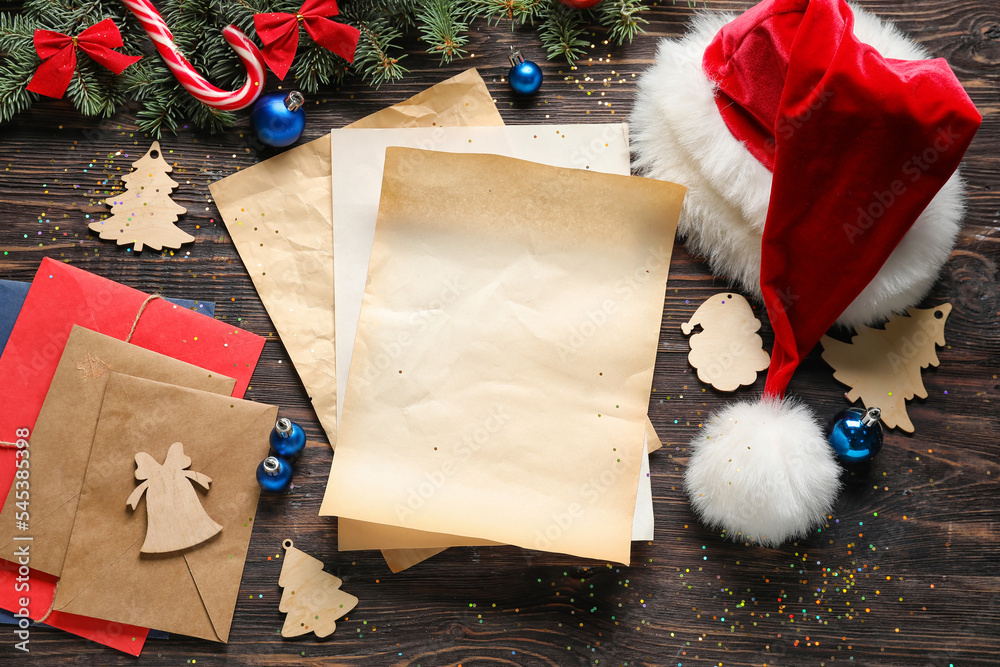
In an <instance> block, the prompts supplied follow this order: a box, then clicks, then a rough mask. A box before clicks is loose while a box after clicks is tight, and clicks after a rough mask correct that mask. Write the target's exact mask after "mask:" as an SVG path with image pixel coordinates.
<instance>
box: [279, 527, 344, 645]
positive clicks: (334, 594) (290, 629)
mask: <svg viewBox="0 0 1000 667" xmlns="http://www.w3.org/2000/svg"><path fill="white" fill-rule="evenodd" d="M281 546H282V547H284V549H285V562H284V563H282V565H281V574H280V575H279V577H278V585H279V586H281V587H282V588H283V589H284V590H283V591H282V593H281V602H279V603H278V610H279V611H282V612H284V613H285V614H287V616H285V624H284V625H283V626H282V628H281V636H282V637H298V636H299V635H304V634H306V633H307V632H314V633H316V636H317V637H326V636H327V635H331V634H333V631H334V630H336V629H337V623H336V620H337V619H338V618H340V617H342V616H343V615H344V614H347V613H348V612H350V611H351V610H352V609H354V607H355V606H356V605H357V604H358V599H357V598H356V597H354V596H353V595H351V594H350V593H345V592H344V591H342V590H340V586H341V584H342V583H344V582H342V581H341V580H340V579H338V578H337V577H335V576H333V575H332V574H328V573H326V572H324V571H323V561H321V560H317V559H315V558H313V557H312V556H310V555H308V554H306V553H304V552H303V551H300V550H299V549H296V548H295V546H294V545H293V543H292V541H291V540H285V541H284V542H283V543H282V545H281Z"/></svg>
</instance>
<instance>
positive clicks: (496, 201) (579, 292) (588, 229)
mask: <svg viewBox="0 0 1000 667" xmlns="http://www.w3.org/2000/svg"><path fill="white" fill-rule="evenodd" d="M390 111H391V112H392V113H388V112H390ZM498 119H499V117H498V115H496V109H495V107H494V106H493V105H492V101H491V100H489V97H488V92H487V91H486V89H485V86H484V85H483V84H482V80H481V79H480V78H479V77H478V75H477V74H475V72H474V71H470V72H467V73H465V74H463V75H460V76H459V77H456V78H455V79H453V80H450V81H448V82H444V83H443V84H439V85H438V86H435V87H434V88H432V89H430V90H428V91H425V92H424V93H422V94H421V95H419V96H417V98H414V99H413V100H409V101H407V102H405V103H402V104H401V105H397V107H394V108H392V109H390V110H386V112H380V114H376V115H375V116H373V117H370V118H369V119H366V120H364V121H361V122H360V123H358V124H355V126H354V127H353V128H352V129H345V130H337V131H334V132H333V133H332V134H331V136H330V137H329V138H325V139H326V141H328V142H330V143H329V144H328V145H327V147H326V149H325V150H324V147H322V146H321V144H320V142H322V141H324V140H317V141H316V142H313V143H312V144H307V145H305V146H302V147H299V148H296V149H292V150H291V151H288V152H286V153H285V154H283V155H282V156H279V157H278V158H275V159H274V160H270V161H268V162H265V163H262V164H260V165H256V166H255V167H252V168H250V169H248V170H246V171H244V172H241V173H239V174H236V175H234V176H231V177H229V178H227V179H224V180H223V181H220V182H218V183H216V184H214V185H213V187H212V191H213V194H214V195H215V197H216V201H217V203H218V205H219V208H220V212H221V213H222V216H223V219H224V220H225V221H226V224H227V227H228V228H229V230H230V233H231V234H232V236H233V240H234V242H235V243H236V244H237V247H238V249H239V251H240V254H241V256H242V258H243V260H244V263H245V264H246V265H247V268H248V270H249V271H250V274H251V276H252V277H253V279H254V281H255V284H256V286H257V288H258V292H259V293H260V294H261V297H262V299H263V301H264V303H265V306H267V308H268V311H269V313H270V314H271V317H272V319H273V320H274V322H275V325H276V327H277V328H278V330H279V333H280V334H281V335H282V340H283V342H285V344H286V346H287V347H288V349H289V354H290V356H291V357H292V359H293V362H295V364H296V368H297V370H298V372H299V375H300V377H301V378H302V379H303V382H304V384H305V385H306V388H307V390H308V391H309V392H310V394H311V396H312V398H313V402H314V405H315V406H316V408H317V413H318V415H319V417H320V420H321V421H322V423H323V425H324V428H325V429H326V432H327V434H328V435H329V436H330V439H331V444H334V443H336V446H337V453H336V456H335V457H334V466H333V470H332V471H331V481H330V485H329V487H328V492H327V497H326V499H325V502H324V506H323V512H324V513H335V514H338V515H340V516H341V517H343V518H342V519H341V521H340V527H339V540H340V548H341V549H364V548H381V549H383V553H384V554H385V555H386V558H387V561H389V563H390V565H391V566H392V568H393V570H398V569H402V568H403V567H406V566H408V565H410V564H412V563H414V562H418V561H419V560H421V559H422V558H425V557H427V556H429V555H431V554H433V553H436V551H438V550H440V549H441V548H444V547H447V546H452V545H472V544H494V543H513V544H519V545H522V546H527V547H530V548H544V549H548V550H552V551H559V552H565V553H575V554H579V555H589V556H592V557H596V558H606V559H611V560H618V561H620V562H627V559H628V544H629V540H630V539H632V538H633V537H635V538H637V539H651V538H652V500H651V494H650V491H649V477H648V463H647V462H646V455H645V452H644V447H643V445H644V443H646V442H647V440H648V444H649V449H650V450H652V449H655V448H656V447H658V446H659V441H658V440H656V438H655V432H653V431H652V429H651V426H650V425H649V423H648V420H647V419H646V418H645V412H646V407H647V404H648V398H649V390H650V383H651V380H652V368H653V362H654V359H655V346H656V340H657V337H658V332H659V324H660V318H661V314H662V305H663V291H664V287H665V283H666V274H667V265H668V264H669V256H670V249H671V247H672V242H673V233H674V225H675V224H676V218H677V214H678V212H679V207H680V201H681V198H682V195H683V188H680V187H679V186H673V185H670V184H663V183H653V182H649V181H644V180H642V179H631V178H628V177H627V176H626V175H627V174H628V173H629V169H628V162H629V153H628V143H627V129H626V127H625V126H624V125H622V124H615V125H584V126H574V125H569V126H554V125H552V126H548V125H547V126H519V127H507V128H503V127H496V126H497V125H499V120H498ZM400 121H402V122H400ZM439 121H440V122H439ZM395 124H404V125H406V126H407V127H408V129H389V128H388V127H387V126H390V125H395ZM448 124H452V125H458V126H459V127H454V128H453V127H444V125H448ZM357 125H363V126H364V127H367V128H372V127H373V126H375V127H380V128H381V129H357V128H356V126H357ZM474 125H491V126H492V127H473V126H474ZM421 128H422V129H421ZM398 147H410V148H415V149H417V150H404V149H400V148H398ZM387 149H388V151H387ZM459 152H461V153H476V154H479V155H458V154H457V153H459ZM486 155H490V157H486ZM502 156H511V157H517V158H522V159H523V160H530V161H531V162H522V161H519V160H512V159H510V158H509V157H502ZM279 162H280V163H281V164H282V165H283V166H281V165H279V164H278V163H279ZM535 163H546V164H549V165H558V166H559V167H563V168H553V167H547V166H542V165H540V164H535ZM293 164H294V165H297V166H296V170H295V171H290V170H289V169H288V168H286V167H288V166H290V165H293ZM383 167H385V173H384V177H385V185H384V186H383ZM588 172H589V173H588ZM596 172H608V173H611V174H619V176H607V175H603V174H598V173H596ZM324 174H328V175H329V176H328V178H330V177H332V180H328V181H327V185H326V189H325V191H323V189H322V179H323V176H324ZM322 194H325V195H326V196H327V197H330V196H332V199H333V206H332V210H331V209H330V208H327V210H323V208H322V203H321V202H320V196H321V195H322ZM380 200H381V206H380V204H379V202H380ZM328 201H329V200H328ZM283 210H296V211H300V212H302V214H299V215H285V214H282V213H281V211H283ZM376 220H377V225H376ZM307 239H312V240H311V241H309V240H307ZM326 239H328V241H326ZM327 242H328V243H329V244H330V245H329V247H324V245H325V243H327ZM324 253H326V256H325V257H324ZM300 257H301V258H302V260H303V261H301V262H300V261H299V259H298V258H300ZM369 260H370V262H371V263H370V264H369ZM279 265H280V266H279ZM281 267H284V269H282V270H279V269H280V268H281ZM307 278H310V279H311V283H310V286H309V287H303V286H302V283H303V282H305V280H306V279H307ZM279 282H283V283H284V284H279ZM296 283H297V284H298V286H296ZM323 286H329V290H330V294H328V295H327V296H326V297H325V298H324V296H323V294H322V287H323ZM333 293H335V299H334V298H332V296H333ZM334 301H335V302H336V309H334V307H333V305H334ZM296 312H297V313H299V314H298V315H296V314H292V313H296ZM327 314H328V316H329V317H330V318H331V319H334V320H335V326H332V325H333V324H334V323H330V324H325V323H324V317H326V315H327ZM307 318H308V319H309V323H308V325H306V326H303V323H304V322H305V320H306V319H307ZM304 332H305V335H304V336H303V333H304ZM331 343H332V345H331ZM333 349H335V350H336V352H335V359H331V358H330V357H329V355H330V352H331V351H332V350H333ZM320 350H322V352H321V351H320ZM317 356H322V360H321V361H317ZM598 367H600V368H598ZM591 376H592V377H591ZM331 405H333V406H335V408H334V409H333V410H331V409H330V406H331ZM338 413H342V414H341V416H342V421H341V422H340V423H339V424H338V422H337V416H338ZM598 415H600V416H598ZM338 431H339V433H338ZM649 436H651V437H649ZM477 438H478V440H483V441H484V443H488V446H487V444H484V443H480V442H477ZM435 447H436V448H437V449H435ZM640 481H641V482H642V483H641V484H640ZM390 490H392V493H390V494H388V495H386V493H385V492H387V491H390ZM546 512H547V513H548V515H547V516H545V513H546ZM567 517H568V518H567ZM553 525H554V526H555V527H553ZM605 538H608V539H609V540H610V542H608V544H609V545H611V544H613V545H614V546H613V547H610V546H609V547H608V548H604V547H597V546H596V545H597V544H598V543H601V542H604V541H605Z"/></svg>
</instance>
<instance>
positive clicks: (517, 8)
mask: <svg viewBox="0 0 1000 667" xmlns="http://www.w3.org/2000/svg"><path fill="white" fill-rule="evenodd" d="M553 1H554V0H470V4H471V6H472V11H473V13H474V14H475V15H476V16H484V17H486V19H487V21H489V22H490V23H491V24H492V25H497V24H498V23H500V21H504V20H506V21H508V22H509V23H510V29H511V30H513V29H514V26H515V25H516V24H519V23H520V24H524V23H530V24H532V25H533V24H534V22H535V20H536V19H539V18H543V16H544V14H545V13H546V12H547V10H548V9H549V8H550V6H551V3H552V2H553Z"/></svg>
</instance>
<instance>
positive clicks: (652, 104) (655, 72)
mask: <svg viewBox="0 0 1000 667" xmlns="http://www.w3.org/2000/svg"><path fill="white" fill-rule="evenodd" d="M852 9H853V10H854V17H855V28H854V33H855V35H857V36H858V38H859V39H861V40H862V41H864V42H866V43H868V44H871V45H872V46H874V47H875V48H876V49H878V51H879V52H880V53H881V54H882V55H884V56H885V57H887V58H900V59H908V60H914V59H921V58H926V57H927V53H926V51H924V50H923V49H922V48H921V47H920V46H918V45H917V44H915V43H914V42H912V41H910V40H909V39H907V38H906V37H904V36H903V35H902V34H901V33H900V32H899V31H898V30H897V29H896V28H895V26H893V25H891V24H888V23H883V22H882V21H881V20H880V19H879V18H878V17H876V16H874V15H872V14H869V13H868V12H866V11H864V10H862V9H860V8H858V7H854V6H852ZM733 18H735V17H734V16H733V15H731V14H702V15H699V16H698V17H696V18H695V19H694V21H693V22H692V25H691V27H690V29H689V30H688V33H687V34H686V35H685V36H684V37H683V38H681V39H678V40H663V41H662V42H661V43H660V46H659V50H658V52H657V57H656V64H655V65H653V67H651V68H650V69H649V70H648V71H647V72H646V73H645V74H643V75H642V78H641V79H640V80H639V91H638V94H637V96H636V103H635V108H634V109H633V112H632V117H631V119H630V127H631V133H632V137H631V142H632V150H633V153H634V157H635V159H634V161H633V166H634V167H635V169H636V171H637V172H638V173H639V174H641V175H643V176H649V177H652V178H659V179H662V180H667V181H673V182H676V183H680V184H681V185H685V186H687V188H688V193H687V196H686V198H685V201H684V207H683V210H682V213H681V219H680V222H679V225H678V231H679V232H680V234H681V236H683V237H684V238H685V241H686V244H687V246H688V248H689V250H690V251H691V252H692V253H694V254H697V255H702V256H705V257H707V258H708V263H709V266H710V267H711V269H712V272H713V273H715V274H717V275H723V276H727V277H729V278H731V279H732V280H733V281H735V282H736V283H737V284H738V285H739V286H740V287H741V289H742V290H743V291H744V292H746V293H748V294H750V295H752V296H754V297H755V298H756V299H757V300H758V301H760V300H761V293H760V241H761V233H762V231H763V229H764V221H765V219H766V217H767V207H768V202H769V200H770V195H771V180H772V177H771V172H769V171H768V170H767V169H766V168H765V167H764V166H763V165H761V164H760V163H759V162H758V161H757V159H756V158H754V157H753V155H752V154H751V153H750V152H749V151H748V150H747V149H746V147H745V146H744V145H743V144H742V143H741V142H739V141H737V140H736V138H735V137H733V135H732V134H731V133H730V132H729V129H728V128H727V127H726V124H725V122H724V121H723V119H722V116H721V115H720V114H719V112H718V109H717V107H716V105H715V98H714V84H713V83H712V82H711V81H709V79H708V77H706V76H705V73H704V71H703V70H702V67H701V63H702V57H703V55H704V52H705V48H706V47H707V46H708V44H709V43H710V42H711V41H712V39H713V38H714V37H715V35H716V33H718V31H719V30H720V29H721V28H722V26H724V25H725V24H726V23H728V22H729V21H731V20H733ZM964 214H965V188H964V184H963V182H962V179H961V176H960V175H959V174H958V173H957V172H956V173H955V175H954V176H953V177H952V178H951V179H950V180H949V181H948V182H947V183H946V184H945V186H944V187H943V188H942V189H941V191H940V192H939V193H938V194H937V196H936V197H935V198H934V200H933V201H932V202H931V203H930V204H929V205H928V207H927V208H926V209H925V210H924V212H923V213H922V214H921V215H920V217H919V218H917V221H916V222H915V223H914V224H913V227H912V228H911V229H910V231H909V232H908V233H907V234H906V236H905V237H903V240H902V241H901V242H900V244H899V245H898V246H897V247H896V249H895V250H894V251H893V253H892V255H891V256H890V257H889V259H888V261H887V262H886V263H885V265H883V267H882V269H881V270H880V271H879V273H878V275H876V276H875V278H874V280H872V282H871V283H870V284H869V285H868V286H867V287H866V288H865V290H864V291H863V292H862V293H861V294H860V295H858V297H857V298H856V299H855V300H854V302H853V303H852V304H851V305H850V306H848V308H847V309H846V310H845V311H844V313H843V314H842V315H841V316H840V318H839V319H838V320H837V323H838V324H841V325H844V326H851V327H853V326H857V325H860V324H876V323H878V322H880V321H882V320H884V319H886V318H888V317H889V316H890V315H892V314H893V313H902V312H905V311H906V309H907V308H909V307H910V306H913V305H916V304H917V303H919V302H920V301H921V300H922V299H923V297H924V296H925V295H926V294H927V292H928V291H929V290H930V288H931V287H932V286H933V284H934V282H935V281H936V280H937V276H938V274H939V272H940V271H941V267H942V266H943V265H944V263H945V262H946V261H947V259H948V256H949V255H950V254H951V249H952V247H953V246H954V244H955V239H956V238H957V236H958V231H959V226H960V223H961V220H962V218H963V216H964Z"/></svg>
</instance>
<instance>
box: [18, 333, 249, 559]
mask: <svg viewBox="0 0 1000 667" xmlns="http://www.w3.org/2000/svg"><path fill="white" fill-rule="evenodd" d="M112 371H113V372H116V373H124V374H127V375H135V376H137V377H144V378H148V379H151V380H159V381H162V382H170V383H172V384H177V385H181V386H185V387H191V388H193V389H201V390H204V391H210V392H212V393H216V394H221V395H223V396H229V395H230V394H231V393H232V391H233V388H234V387H235V386H236V380H234V379H232V378H227V377H225V376H223V375H219V374H218V373H212V372H211V371H206V370H204V369H202V368H198V367H197V366H192V365H190V364H186V363H184V362H183V361H177V360H176V359H171V358H170V357H167V356H164V355H162V354H157V353H156V352H150V351H149V350H146V349H143V348H141V347H137V346H135V345H131V344H129V343H126V342H124V341H120V340H117V339H115V338H111V337H109V336H105V335H103V334H99V333H97V332H94V331H91V330H89V329H84V328H83V327H80V326H74V327H73V329H72V331H71V332H70V335H69V339H68V340H67V341H66V347H65V349H64V350H63V353H62V357H60V359H59V365H58V367H57V368H56V373H55V375H54V376H53V378H52V384H51V385H50V386H49V392H48V394H47V395H46V397H45V403H43V404H42V410H41V412H40V413H39V414H38V421H37V422H36V423H35V431H34V432H33V433H32V434H31V450H30V451H31V458H30V459H29V460H30V462H31V468H30V469H31V472H32V484H31V496H30V498H31V501H30V502H31V504H30V508H31V513H30V514H31V533H30V534H31V537H32V538H33V539H32V546H31V567H32V569H35V570H41V571H42V572H46V573H48V574H51V575H54V576H56V577H58V576H60V574H61V573H62V569H63V560H64V559H65V558H66V547H67V546H68V545H69V536H70V533H71V532H72V530H73V520H74V519H75V517H76V509H77V502H78V501H79V497H80V491H81V489H83V478H84V475H85V474H86V472H87V460H88V459H89V458H90V446H91V443H92V442H93V440H94V432H95V431H96V430H97V418H98V415H99V414H100V411H101V402H102V401H103V400H104V389H105V385H106V384H107V382H108V377H109V376H110V374H111V372H112ZM175 419H176V420H177V421H179V422H184V423H188V422H187V419H188V418H187V417H186V416H184V415H177V416H176V417H175ZM16 500H17V499H16V496H15V489H14V487H11V489H10V492H9V493H8V494H7V502H5V503H4V506H3V511H2V512H0V543H2V544H3V545H4V546H3V547H2V553H5V554H9V553H12V552H13V548H14V544H15V542H14V541H13V539H14V538H15V537H18V536H21V535H23V533H21V532H20V531H18V530H16V528H15V521H14V519H15V514H17V513H18V512H19V509H18V507H17V504H16Z"/></svg>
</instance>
